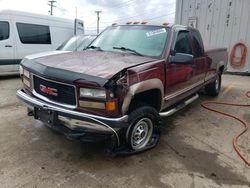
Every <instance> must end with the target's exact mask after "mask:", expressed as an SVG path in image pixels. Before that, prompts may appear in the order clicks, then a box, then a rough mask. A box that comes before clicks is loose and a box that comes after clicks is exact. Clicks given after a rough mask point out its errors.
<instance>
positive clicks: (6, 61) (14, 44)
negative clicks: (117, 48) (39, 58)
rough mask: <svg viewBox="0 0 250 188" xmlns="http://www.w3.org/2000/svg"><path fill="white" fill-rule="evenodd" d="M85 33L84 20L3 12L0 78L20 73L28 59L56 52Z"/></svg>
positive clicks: (0, 27) (0, 20)
mask: <svg viewBox="0 0 250 188" xmlns="http://www.w3.org/2000/svg"><path fill="white" fill-rule="evenodd" d="M83 33H84V24H83V22H82V21H81V20H75V21H74V20H68V19H62V18H57V17H52V16H46V15H39V14H33V13H27V12H21V11H13V10H2V11H0V75H9V74H15V73H17V72H18V67H19V66H18V64H19V63H20V61H21V60H22V58H23V57H25V56H26V55H29V54H34V53H38V52H43V51H50V50H55V49H57V47H58V46H60V45H61V44H62V43H63V42H64V41H65V40H66V39H68V38H69V37H71V36H73V35H74V34H83Z"/></svg>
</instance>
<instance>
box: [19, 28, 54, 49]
mask: <svg viewBox="0 0 250 188" xmlns="http://www.w3.org/2000/svg"><path fill="white" fill-rule="evenodd" d="M16 26H17V31H18V35H19V38H20V41H21V42H22V43H23V44H51V38H50V30H49V26H45V25H35V24H26V23H17V24H16Z"/></svg>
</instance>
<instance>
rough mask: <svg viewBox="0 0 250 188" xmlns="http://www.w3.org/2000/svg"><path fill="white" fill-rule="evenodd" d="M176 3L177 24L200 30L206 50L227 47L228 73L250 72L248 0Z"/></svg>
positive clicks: (188, 0)
mask: <svg viewBox="0 0 250 188" xmlns="http://www.w3.org/2000/svg"><path fill="white" fill-rule="evenodd" d="M176 1H177V2H176V15H175V22H176V23H177V24H183V25H189V26H193V27H196V28H197V29H199V30H200V32H201V35H202V37H203V40H204V43H205V46H206V47H226V48H228V53H229V62H228V65H227V68H228V71H229V72H246V73H250V49H249V47H250V33H249V31H250V0H176ZM234 49H235V50H234ZM244 59H245V60H244Z"/></svg>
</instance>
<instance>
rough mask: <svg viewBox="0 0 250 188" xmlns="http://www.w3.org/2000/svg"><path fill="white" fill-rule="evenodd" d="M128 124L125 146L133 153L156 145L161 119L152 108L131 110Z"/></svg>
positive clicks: (143, 107)
mask: <svg viewBox="0 0 250 188" xmlns="http://www.w3.org/2000/svg"><path fill="white" fill-rule="evenodd" d="M129 122H130V126H129V129H128V131H127V144H128V145H129V147H130V148H131V149H132V150H133V151H144V150H147V149H150V148H152V147H154V146H155V145H156V144H157V142H158V140H159V127H160V122H161V118H160V116H159V113H158V112H157V111H156V110H155V109H154V108H153V107H150V106H142V107H139V108H137V109H135V110H133V111H132V112H131V113H130V114H129Z"/></svg>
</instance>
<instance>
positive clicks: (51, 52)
mask: <svg viewBox="0 0 250 188" xmlns="http://www.w3.org/2000/svg"><path fill="white" fill-rule="evenodd" d="M67 52H70V51H60V50H57V51H47V52H41V53H35V54H31V55H27V56H25V57H24V58H25V59H28V60H32V59H36V58H39V57H44V56H49V55H56V54H62V53H67Z"/></svg>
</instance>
